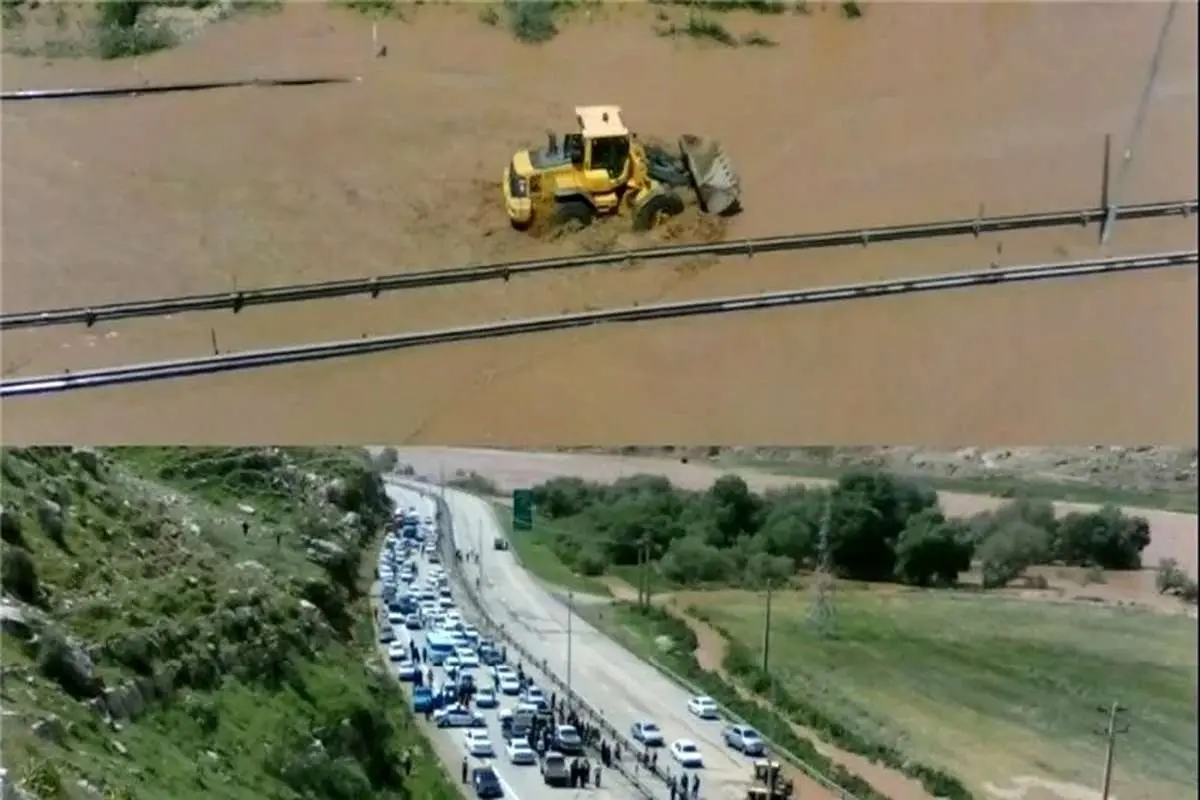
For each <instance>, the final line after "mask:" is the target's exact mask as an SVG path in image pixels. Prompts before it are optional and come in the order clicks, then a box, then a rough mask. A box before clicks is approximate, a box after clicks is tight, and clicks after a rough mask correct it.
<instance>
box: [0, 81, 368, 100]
mask: <svg viewBox="0 0 1200 800" xmlns="http://www.w3.org/2000/svg"><path fill="white" fill-rule="evenodd" d="M359 80H361V78H329V77H320V78H244V79H241V80H232V81H196V82H187V83H147V84H142V85H140V86H104V87H97V88H70V89H10V90H8V91H4V92H0V101H5V102H22V101H23V102H29V101H32V100H76V99H78V100H82V99H87V98H92V99H103V98H112V97H140V96H142V95H154V94H172V93H178V92H203V91H209V90H212V89H240V88H244V87H252V86H260V87H284V86H323V85H328V84H335V83H354V82H356V81H359Z"/></svg>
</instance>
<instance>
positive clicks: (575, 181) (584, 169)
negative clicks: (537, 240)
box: [503, 106, 741, 231]
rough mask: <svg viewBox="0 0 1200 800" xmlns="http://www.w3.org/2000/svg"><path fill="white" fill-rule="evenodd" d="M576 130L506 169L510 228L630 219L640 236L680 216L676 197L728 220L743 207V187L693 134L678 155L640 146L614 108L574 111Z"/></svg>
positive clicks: (720, 154)
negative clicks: (688, 196) (690, 197)
mask: <svg viewBox="0 0 1200 800" xmlns="http://www.w3.org/2000/svg"><path fill="white" fill-rule="evenodd" d="M575 118H576V121H577V122H578V130H577V131H574V132H572V133H568V134H566V135H564V136H563V137H562V142H561V144H560V143H559V141H558V137H556V136H555V135H554V134H553V133H551V134H548V136H547V140H548V141H547V143H546V146H545V147H543V148H540V149H536V150H522V151H520V152H518V153H516V154H515V155H514V156H513V158H512V161H511V162H509V165H508V166H507V167H506V168H505V170H504V181H503V191H504V210H505V211H506V212H507V213H508V218H509V220H510V221H511V222H512V224H513V227H515V228H518V229H520V230H525V229H527V228H529V227H531V226H532V225H534V223H535V222H536V223H539V224H540V223H545V224H548V225H550V226H554V227H557V226H562V225H566V224H576V225H589V224H590V223H591V222H592V221H593V220H594V219H596V218H597V217H602V216H611V215H614V214H627V215H629V216H630V217H632V222H633V229H634V230H638V231H645V230H649V229H650V228H653V227H654V226H655V225H657V224H658V223H659V222H661V221H663V220H664V219H666V218H669V217H672V216H675V215H676V214H679V213H681V212H682V211H683V210H684V208H685V203H684V199H683V196H682V195H681V192H684V191H693V192H695V194H696V196H697V198H698V200H699V205H700V208H701V209H702V210H703V211H705V212H706V213H709V214H719V215H722V216H728V215H730V214H734V213H737V212H738V211H739V210H740V208H741V205H740V201H741V186H740V182H739V180H738V176H737V174H736V173H735V172H734V170H733V166H732V165H731V164H730V162H729V159H728V158H727V157H726V155H725V153H724V151H723V150H722V149H721V146H720V145H719V144H718V143H717V142H715V141H713V140H711V139H704V138H702V137H699V136H693V135H690V134H687V135H684V136H681V137H680V139H679V156H678V157H675V156H673V155H672V154H671V153H669V152H668V151H667V150H665V149H664V148H661V147H653V146H648V145H645V144H643V143H642V142H641V141H640V140H639V139H638V138H637V136H635V135H634V134H632V133H630V131H629V129H628V128H626V127H625V123H624V122H623V121H622V120H621V109H620V108H619V107H617V106H580V107H578V108H576V109H575Z"/></svg>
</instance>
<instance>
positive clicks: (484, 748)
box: [377, 507, 611, 798]
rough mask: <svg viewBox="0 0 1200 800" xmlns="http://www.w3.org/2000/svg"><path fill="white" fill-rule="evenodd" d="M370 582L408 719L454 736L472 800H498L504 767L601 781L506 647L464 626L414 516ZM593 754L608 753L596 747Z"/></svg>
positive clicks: (553, 781) (400, 524)
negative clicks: (494, 728) (405, 687)
mask: <svg viewBox="0 0 1200 800" xmlns="http://www.w3.org/2000/svg"><path fill="white" fill-rule="evenodd" d="M455 555H456V557H460V558H461V557H462V554H455ZM377 575H378V578H379V587H380V600H381V606H380V611H379V620H378V630H379V641H380V645H381V647H384V648H386V650H387V656H388V660H389V662H390V663H391V666H392V669H393V671H394V672H395V675H396V677H397V678H398V679H400V680H401V681H403V682H404V683H407V684H409V686H410V688H411V694H412V709H413V712H414V713H416V714H418V715H421V716H423V717H424V718H425V719H426V720H428V721H429V722H431V723H432V724H434V725H436V726H437V727H439V728H443V729H457V730H461V731H462V734H461V736H462V747H463V751H464V752H465V753H466V754H467V756H468V759H469V760H470V762H471V763H468V759H464V760H463V763H462V781H463V783H464V784H468V785H469V786H470V787H471V788H472V789H473V790H474V793H475V795H476V796H477V797H480V798H493V797H503V796H505V785H504V782H503V780H502V779H501V777H500V775H499V774H498V773H497V772H496V769H495V764H497V763H503V762H504V761H507V762H508V763H509V764H511V765H513V766H515V767H537V768H538V769H539V771H540V773H541V778H542V781H543V782H544V783H545V784H546V785H549V786H563V787H576V788H578V787H586V786H588V785H589V784H592V785H597V782H598V781H600V780H601V777H600V774H601V773H600V769H599V766H596V767H593V766H592V765H591V764H590V762H589V761H588V758H587V756H586V755H585V752H584V734H585V731H584V730H583V729H582V725H579V724H576V721H575V720H574V718H573V717H572V716H570V715H569V714H567V713H566V712H565V710H564V709H563V706H564V705H565V704H562V703H559V702H558V698H557V697H556V696H555V695H554V694H553V693H549V694H548V693H547V692H545V691H544V690H543V689H542V688H541V687H539V686H538V685H537V684H536V683H535V682H534V681H533V680H532V678H531V677H530V676H528V675H526V674H525V671H524V669H523V667H522V665H520V664H518V665H517V666H515V667H514V666H512V665H511V664H510V663H509V661H508V652H507V648H506V647H505V646H503V645H501V644H499V643H497V642H495V641H493V640H492V639H490V638H488V637H486V636H484V635H483V634H482V633H481V632H480V631H479V630H477V629H476V628H475V627H474V626H472V625H471V624H469V623H468V622H467V621H466V619H465V618H464V617H463V615H462V613H461V611H460V610H459V608H458V607H457V605H456V603H455V601H454V596H453V593H452V591H451V588H450V577H449V575H448V573H447V570H446V568H445V566H444V565H443V564H442V563H441V550H440V542H439V541H438V532H437V527H436V524H435V520H434V518H433V517H432V516H430V515H426V516H422V515H421V514H419V513H418V512H417V509H416V508H412V507H410V508H407V509H400V510H398V511H397V512H396V517H395V520H394V523H393V525H392V529H391V531H390V532H389V533H388V535H387V537H386V538H385V540H384V545H383V548H382V550H381V552H380V558H379V565H378V571H377ZM493 715H494V716H493ZM489 719H491V720H493V721H494V722H496V723H498V726H499V730H500V733H501V737H502V741H501V742H495V741H493V740H492V737H491V735H490V734H489V732H488V731H489V727H490V725H489ZM593 743H594V742H593ZM597 749H600V748H597ZM601 752H602V754H609V753H611V750H610V749H609V748H608V746H607V745H603V749H602V751H601ZM602 757H604V756H603V755H602Z"/></svg>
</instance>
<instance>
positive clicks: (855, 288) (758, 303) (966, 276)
mask: <svg viewBox="0 0 1200 800" xmlns="http://www.w3.org/2000/svg"><path fill="white" fill-rule="evenodd" d="M1196 263H1197V253H1196V251H1195V250H1191V251H1184V252H1174V253H1158V254H1154V255H1142V256H1128V257H1120V258H1105V259H1092V260H1088V261H1075V262H1063V263H1056V264H1041V265H1028V266H1020V267H1001V268H995V269H984V270H975V271H970V272H956V273H949V274H940V275H930V276H925V277H919V278H900V279H895V280H888V281H876V282H871V283H856V284H848V285H843V286H832V287H824V288H816V289H793V290H786V291H780V292H769V293H765V294H753V295H740V296H730V297H718V298H709V299H705V300H688V301H683V302H674V303H659V304H655V305H649V306H641V307H638V306H634V307H626V308H617V309H605V310H601V311H587V312H581V313H575V314H563V315H558V316H549V317H534V318H530V319H525V320H517V321H510V322H492V323H485V324H483V325H473V326H466V327H460V328H449V329H445V330H440V331H423V332H417V333H398V334H390V335H386V336H376V337H368V338H363V339H350V340H342V341H334V342H317V343H311V344H302V345H291V346H287V347H278V348H270V349H264V350H250V351H246V352H242V353H230V354H225V355H216V356H202V357H197V358H186V359H175V360H170V361H158V362H149V363H143V364H133V365H129V366H124V367H110V368H104V369H93V370H82V371H79V372H65V373H63V374H61V375H42V376H37V377H30V378H10V379H7V380H0V398H3V397H25V396H32V395H42V394H58V393H61V392H68V391H77V390H80V389H91V388H100V387H105V386H118V385H122V384H131V383H146V382H150V381H159V380H169V379H173V378H185V377H194V376H199V375H214V374H219V373H224V372H234V371H240V370H249V369H261V368H264V367H271V366H281V365H285V364H301V363H307V362H311V361H323V360H327V359H334V358H346V357H350V356H357V355H367V354H371V353H383V352H389V351H393V350H403V349H408V348H415V347H427V346H431V345H437V344H450V343H456V342H468V341H478V340H484V339H500V338H507V337H510V336H519V335H524V334H532V333H547V332H551V331H562V330H570V329H575V328H588V327H591V326H594V325H612V324H618V323H636V322H650V321H656V320H667V319H681V318H685V317H697V316H706V315H715V314H727V313H734V312H744V311H762V310H768V309H779V308H787V307H791V306H803V305H814V304H818V303H830V302H841V301H846V300H856V299H867V298H873V297H895V296H898V295H903V294H916V293H923V292H933V291H945V290H949V289H963V288H968V287H973V286H992V285H997V284H1003V283H1009V284H1012V283H1026V282H1033V281H1043V280H1061V279H1065V278H1072V277H1083V276H1088V275H1101V274H1114V273H1122V272H1133V271H1139V270H1151V269H1166V268H1174V267H1181V266H1194V265H1195V264H1196Z"/></svg>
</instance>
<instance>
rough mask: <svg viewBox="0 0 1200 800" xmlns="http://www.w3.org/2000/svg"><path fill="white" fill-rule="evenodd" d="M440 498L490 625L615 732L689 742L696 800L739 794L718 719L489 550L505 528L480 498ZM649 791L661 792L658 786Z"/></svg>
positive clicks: (739, 763)
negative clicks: (471, 557) (697, 764)
mask: <svg viewBox="0 0 1200 800" xmlns="http://www.w3.org/2000/svg"><path fill="white" fill-rule="evenodd" d="M445 498H446V503H447V505H448V507H449V510H450V514H451V518H452V521H453V530H454V536H455V545H456V547H457V548H459V549H461V550H464V551H478V552H480V559H479V562H480V563H479V566H478V567H476V566H475V565H474V564H467V565H466V566H465V569H466V571H467V575H468V577H470V576H471V574H472V570H475V569H478V570H479V573H480V576H481V579H482V580H481V586H480V593H481V597H482V599H483V602H484V604H485V605H486V607H487V609H488V612H489V615H490V616H491V617H492V620H493V621H494V622H496V623H498V624H502V625H503V626H504V627H505V629H506V630H507V631H508V632H509V634H510V635H511V636H512V637H513V639H515V640H516V641H518V642H520V644H522V645H523V646H524V647H526V648H528V649H529V651H530V652H532V653H534V654H535V655H537V656H538V657H541V658H545V659H546V661H547V664H548V667H549V669H550V670H551V671H553V672H554V673H555V674H557V675H558V676H559V677H560V678H562V679H563V680H565V681H568V682H569V684H570V686H571V688H572V689H574V690H575V691H576V692H577V693H578V694H579V695H580V696H582V697H583V698H584V699H585V700H587V702H588V703H590V704H591V705H592V706H593V707H595V708H596V709H597V710H598V711H600V713H602V714H604V716H605V717H606V718H607V719H608V721H609V722H610V723H612V725H613V726H615V727H616V728H617V729H618V730H623V731H628V730H629V728H630V727H631V726H632V725H633V724H634V723H635V722H639V721H652V722H655V723H657V724H658V725H659V726H660V727H661V728H662V730H663V734H664V737H665V739H666V741H667V743H668V744H669V743H670V742H672V741H674V740H676V739H691V740H692V741H693V742H695V743H696V744H697V746H698V747H699V748H700V750H701V753H702V755H703V757H704V768H703V769H701V770H699V772H700V797H701V798H702V800H734V798H743V797H745V791H746V787H747V786H748V784H749V781H750V779H751V776H752V773H753V766H752V759H748V758H746V757H744V756H741V755H739V754H737V753H736V752H734V751H731V750H729V749H728V748H726V747H725V746H724V744H723V743H722V741H721V726H722V723H721V722H718V721H704V720H700V719H698V718H696V717H694V716H693V715H691V714H690V713H689V712H688V710H687V701H688V698H689V695H688V693H687V691H686V690H684V689H682V688H680V687H678V686H676V685H675V684H673V683H672V682H671V681H670V680H668V679H667V678H666V677H664V676H663V675H662V674H661V673H660V672H658V670H656V669H655V668H654V667H652V666H650V665H649V664H646V663H644V662H642V661H641V660H639V659H638V658H637V657H636V656H634V655H632V654H631V653H629V652H628V651H627V650H625V649H624V648H623V647H621V646H620V645H618V644H616V643H615V642H613V641H611V640H610V639H608V638H607V637H606V636H604V635H603V634H601V633H600V632H599V631H597V630H596V629H595V628H593V627H592V626H591V625H588V624H587V623H586V622H584V621H582V620H580V619H579V618H578V617H577V616H575V615H571V614H570V613H569V611H568V607H567V605H566V603H565V601H564V599H560V598H558V597H556V596H554V595H552V594H551V593H549V592H547V591H546V590H545V589H543V588H542V586H541V585H540V584H538V583H537V582H536V581H535V580H534V579H533V578H532V577H531V576H530V575H529V574H528V573H526V572H525V570H523V569H522V568H521V567H520V566H519V565H518V564H517V562H516V560H515V559H514V557H513V555H512V554H511V552H503V551H496V550H494V549H492V541H493V539H494V538H496V537H498V536H505V531H504V530H503V529H502V526H501V525H500V524H499V522H498V520H497V518H496V516H495V514H494V513H493V509H492V507H491V505H490V504H489V503H488V502H487V501H485V500H481V499H479V498H477V497H475V496H473V495H470V494H467V493H466V492H460V491H455V490H452V489H446V490H445ZM568 616H570V617H571V619H570V623H569V624H570V630H571V636H570V642H571V647H570V648H569V649H570V656H569V658H568V647H567V641H568V636H567V630H568ZM659 758H660V762H659V763H660V765H662V764H667V765H668V766H669V767H670V768H671V771H672V773H675V772H678V771H679V769H680V768H678V767H676V766H675V765H673V764H671V761H670V755H669V753H667V752H666V751H665V750H664V751H663V752H662V753H661V755H660V756H659ZM505 778H506V780H507V775H506V776H505ZM656 783H657V782H656ZM514 788H516V787H514ZM654 789H655V790H656V791H657V790H662V791H663V794H664V796H665V790H663V789H662V787H661V785H658V786H655V787H654ZM517 791H518V792H520V791H521V790H520V789H519V788H518V789H517Z"/></svg>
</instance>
